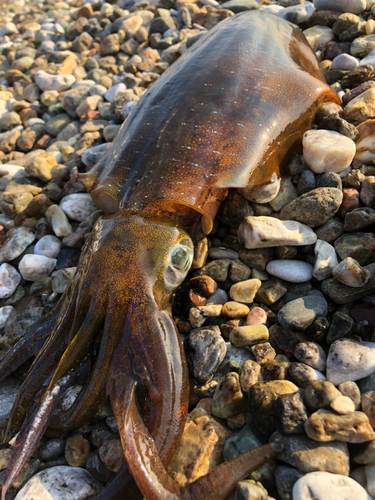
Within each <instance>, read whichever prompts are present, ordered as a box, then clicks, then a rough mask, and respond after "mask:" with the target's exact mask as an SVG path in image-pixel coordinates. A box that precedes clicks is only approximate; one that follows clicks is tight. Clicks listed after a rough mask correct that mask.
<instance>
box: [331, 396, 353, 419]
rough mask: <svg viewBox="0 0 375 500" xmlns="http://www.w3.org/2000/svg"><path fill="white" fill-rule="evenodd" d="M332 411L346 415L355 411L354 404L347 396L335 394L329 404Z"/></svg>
mask: <svg viewBox="0 0 375 500" xmlns="http://www.w3.org/2000/svg"><path fill="white" fill-rule="evenodd" d="M329 406H330V407H331V408H332V410H333V411H335V412H336V413H339V414H340V415H348V414H349V413H353V411H355V404H354V402H353V400H352V399H350V398H348V396H337V398H335V399H334V400H333V401H331V403H330V405H329Z"/></svg>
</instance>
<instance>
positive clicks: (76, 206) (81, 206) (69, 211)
mask: <svg viewBox="0 0 375 500" xmlns="http://www.w3.org/2000/svg"><path fill="white" fill-rule="evenodd" d="M60 208H61V210H62V211H63V212H64V213H65V214H66V215H67V216H68V217H69V219H72V220H77V221H79V222H82V221H84V220H86V219H88V218H89V217H90V215H91V214H92V213H93V212H95V211H96V210H98V207H97V206H96V205H95V203H94V202H93V200H92V198H91V196H90V195H89V194H88V193H74V194H68V195H67V196H64V198H63V199H62V200H61V202H60Z"/></svg>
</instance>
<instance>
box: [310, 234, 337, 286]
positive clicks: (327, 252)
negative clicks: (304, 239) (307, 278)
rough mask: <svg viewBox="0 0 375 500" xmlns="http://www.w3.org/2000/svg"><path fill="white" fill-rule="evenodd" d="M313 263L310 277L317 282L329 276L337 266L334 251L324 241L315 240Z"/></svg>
mask: <svg viewBox="0 0 375 500" xmlns="http://www.w3.org/2000/svg"><path fill="white" fill-rule="evenodd" d="M314 253H315V256H316V257H315V263H314V269H313V272H312V275H313V276H314V278H316V279H317V280H319V281H323V280H325V279H327V278H329V276H331V274H332V272H333V269H334V268H335V267H336V266H337V265H338V259H337V255H336V251H335V249H334V247H333V246H332V245H330V244H329V243H327V242H326V241H324V240H317V242H316V244H315V248H314Z"/></svg>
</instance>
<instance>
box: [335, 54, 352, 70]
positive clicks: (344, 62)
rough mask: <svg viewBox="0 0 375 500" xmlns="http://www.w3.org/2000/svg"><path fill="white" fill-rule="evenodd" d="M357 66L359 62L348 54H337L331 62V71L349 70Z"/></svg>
mask: <svg viewBox="0 0 375 500" xmlns="http://www.w3.org/2000/svg"><path fill="white" fill-rule="evenodd" d="M358 65H359V60H358V59H357V58H356V57H353V56H351V55H349V54H339V55H338V56H336V57H335V58H334V59H333V60H332V66H331V69H332V70H335V69H342V70H351V69H354V68H356V67H357V66H358Z"/></svg>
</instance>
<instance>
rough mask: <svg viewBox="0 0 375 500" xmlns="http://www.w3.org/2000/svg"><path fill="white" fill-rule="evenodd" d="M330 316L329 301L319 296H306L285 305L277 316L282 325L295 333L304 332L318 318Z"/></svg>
mask: <svg viewBox="0 0 375 500" xmlns="http://www.w3.org/2000/svg"><path fill="white" fill-rule="evenodd" d="M327 314H328V305H327V301H326V300H325V299H324V298H323V297H322V296H319V295H311V296H309V295H306V296H305V297H302V298H299V299H295V300H292V301H291V302H288V303H287V304H285V305H284V306H283V307H282V308H281V309H280V311H279V312H278V314H277V318H278V321H279V323H280V325H282V326H283V327H284V328H287V329H291V330H294V331H303V330H306V328H307V327H309V326H310V325H312V323H313V322H314V321H315V319H316V318H317V317H322V316H323V317H325V316H327Z"/></svg>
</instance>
